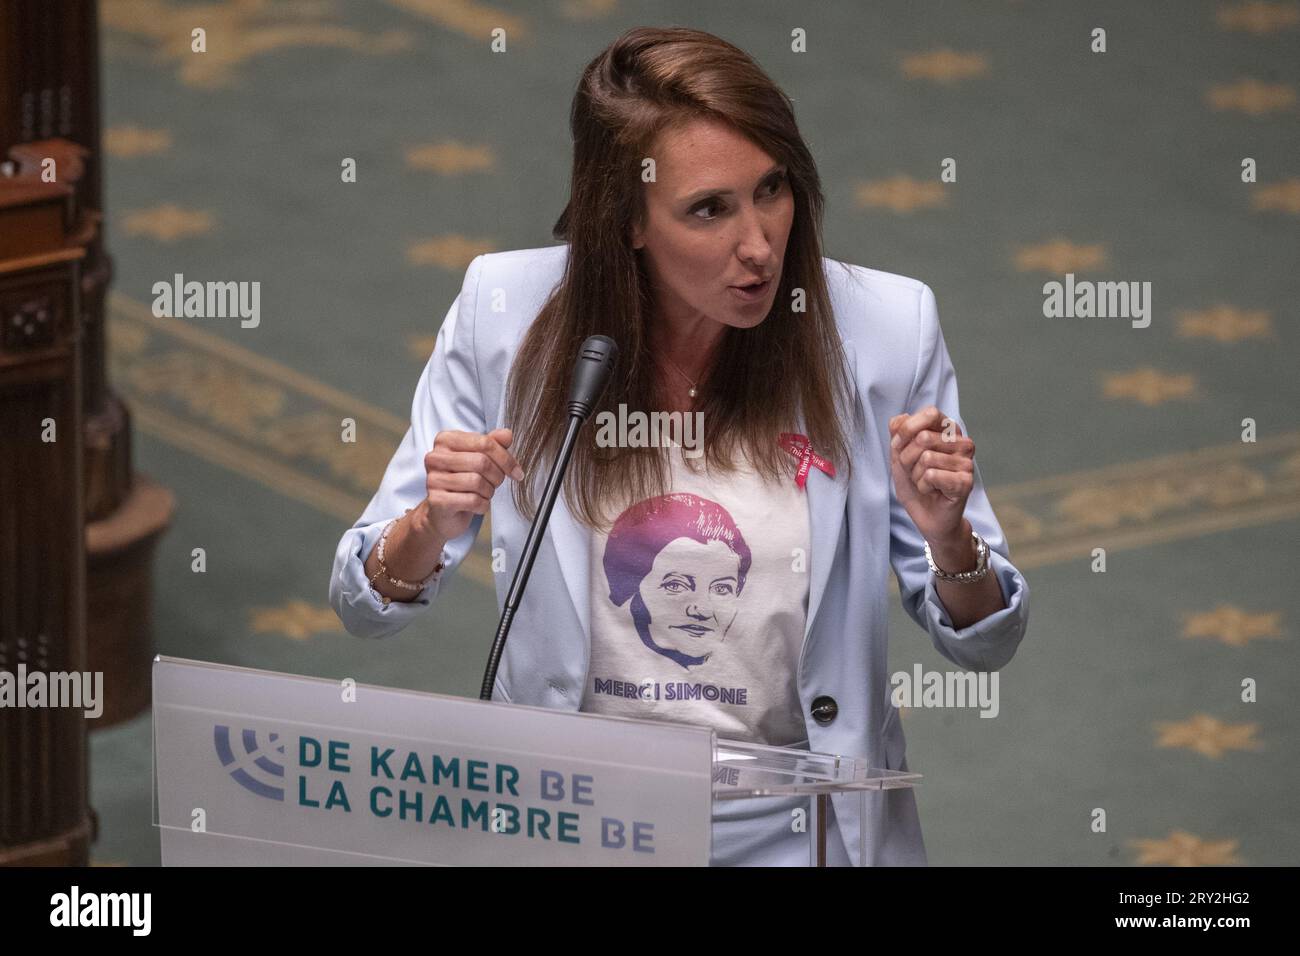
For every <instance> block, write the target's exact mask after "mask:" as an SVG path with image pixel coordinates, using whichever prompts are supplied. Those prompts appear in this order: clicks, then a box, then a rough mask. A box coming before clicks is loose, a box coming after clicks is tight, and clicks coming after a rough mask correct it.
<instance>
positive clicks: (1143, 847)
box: [1128, 830, 1242, 866]
mask: <svg viewBox="0 0 1300 956" xmlns="http://www.w3.org/2000/svg"><path fill="white" fill-rule="evenodd" d="M1128 842H1129V845H1130V846H1132V847H1135V848H1136V849H1137V851H1138V859H1137V864H1138V866H1240V865H1241V863H1242V861H1241V860H1240V859H1238V857H1237V855H1236V854H1237V845H1238V841H1236V840H1203V839H1201V838H1200V837H1198V836H1196V834H1194V833H1188V832H1186V831H1185V830H1172V831H1170V833H1169V836H1167V837H1165V838H1164V839H1163V840H1152V839H1147V840H1129V841H1128Z"/></svg>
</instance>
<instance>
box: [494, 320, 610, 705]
mask: <svg viewBox="0 0 1300 956" xmlns="http://www.w3.org/2000/svg"><path fill="white" fill-rule="evenodd" d="M617 359H618V346H617V345H615V344H614V340H613V339H611V338H609V337H608V336H605V335H593V336H591V337H590V338H588V339H587V340H586V341H585V342H583V343H582V348H580V349H579V350H578V362H577V365H576V366H575V367H574V370H573V380H572V382H571V383H570V385H569V427H568V430H567V431H566V432H565V434H564V442H563V444H562V445H561V446H560V452H559V454H558V455H557V456H556V458H555V461H554V463H553V464H552V465H551V473H550V475H549V476H548V477H547V479H546V490H545V491H544V492H542V500H541V502H540V504H539V506H538V509H537V514H536V515H535V516H534V517H533V523H532V525H531V526H530V527H529V529H528V537H527V538H526V539H525V541H524V552H523V555H522V556H521V557H520V561H519V565H518V567H516V568H515V576H514V579H513V580H512V581H511V582H510V591H509V592H508V593H507V594H506V603H505V607H504V608H503V609H502V611H501V620H500V621H499V622H498V624H497V636H496V640H494V641H493V642H492V651H491V653H490V654H489V655H488V664H487V670H486V671H484V673H483V688H482V690H480V691H479V699H480V700H491V699H492V687H493V685H494V684H495V683H496V679H497V667H498V666H500V664H501V653H502V651H504V650H505V646H506V637H507V636H508V635H509V634H510V625H511V623H512V622H513V621H514V619H515V611H516V610H517V609H518V607H519V602H520V601H521V600H522V599H523V596H524V588H525V587H527V585H528V575H529V574H530V573H531V572H532V570H533V560H534V559H535V558H536V557H537V549H538V548H539V547H541V544H542V535H544V534H545V533H546V525H547V523H548V522H549V521H550V520H551V509H552V508H553V507H554V506H555V499H556V497H557V496H558V494H559V491H560V487H561V486H562V485H563V484H564V473H565V471H567V470H568V467H569V458H570V457H572V455H573V445H574V442H575V441H577V438H578V432H579V431H580V430H581V429H582V426H583V424H584V423H586V421H587V419H588V418H590V417H591V413H592V411H594V410H595V407H596V402H597V401H599V400H600V395H601V393H602V392H603V391H605V386H606V385H607V384H608V383H609V377H610V375H612V374H613V372H614V363H615V361H616V360H617Z"/></svg>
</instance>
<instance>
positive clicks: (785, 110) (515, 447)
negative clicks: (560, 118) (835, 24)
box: [506, 27, 851, 527]
mask: <svg viewBox="0 0 1300 956" xmlns="http://www.w3.org/2000/svg"><path fill="white" fill-rule="evenodd" d="M693 118H710V119H715V120H721V121H723V122H727V123H730V124H731V125H732V126H733V127H734V128H735V129H737V130H738V131H739V132H740V133H741V134H743V135H745V136H747V137H749V138H750V140H751V141H753V142H754V143H755V144H757V145H758V146H759V147H760V148H762V149H763V150H764V151H765V152H766V153H768V154H769V155H770V156H772V157H773V158H774V159H775V160H776V161H777V162H780V163H784V164H785V165H786V167H787V169H788V179H789V183H790V187H791V189H792V191H793V194H794V201H795V202H794V222H793V223H792V225H791V231H790V236H789V240H788V242H787V245H786V252H785V262H784V264H783V267H782V273H781V284H780V286H779V288H778V289H777V292H776V299H775V303H774V305H773V307H772V311H771V312H770V313H769V314H768V315H767V317H766V318H765V319H764V320H763V321H762V322H761V323H760V324H759V325H757V326H755V327H754V328H750V329H738V328H734V327H728V328H727V329H726V330H725V332H724V337H723V339H722V341H721V344H720V347H719V350H718V352H717V355H718V359H717V362H716V366H715V367H714V369H713V370H712V371H711V372H710V374H709V375H708V377H707V378H706V379H705V381H703V382H701V383H700V385H699V397H698V398H697V400H696V404H695V406H694V408H695V410H696V411H699V412H702V413H703V421H704V424H705V426H706V427H705V429H704V433H705V439H704V460H705V462H706V463H707V464H708V465H709V467H710V468H719V469H722V470H725V471H730V470H732V469H733V468H734V467H735V465H736V462H735V459H734V456H735V455H736V453H737V452H744V453H745V454H746V456H747V457H748V459H749V461H750V462H751V463H752V465H753V467H754V469H755V470H756V471H758V472H759V473H760V474H761V475H764V476H765V477H768V478H775V479H781V478H784V477H785V476H788V475H789V474H790V472H791V466H792V464H793V463H794V459H793V457H792V456H791V455H790V454H789V453H788V452H787V451H785V450H784V449H782V448H780V447H779V445H778V443H777V435H778V433H779V432H781V431H791V430H793V426H794V425H795V423H796V421H797V417H796V416H797V413H798V410H799V409H800V408H802V409H803V411H804V418H805V423H806V425H807V430H808V438H809V440H810V441H811V443H812V445H813V447H814V448H815V449H816V450H817V452H818V453H819V454H822V455H824V456H826V457H828V458H830V459H831V461H832V462H834V463H835V464H836V466H837V467H839V466H840V463H841V462H843V463H844V465H845V466H846V467H847V466H848V464H849V456H848V441H847V438H846V436H845V433H844V430H843V428H842V427H841V424H840V422H841V419H842V416H843V415H844V414H845V413H846V412H847V411H848V405H847V399H848V396H849V395H850V394H851V392H850V390H849V379H848V372H847V370H846V368H845V364H844V357H843V352H842V349H841V342H840V337H839V333H838V331H837V329H836V327H835V318H834V315H833V314H832V311H831V305H830V293H829V292H828V290H827V286H826V278H825V275H824V273H823V271H822V269H823V264H822V252H821V235H820V232H821V218H822V208H823V197H822V192H821V181H820V178H819V177H818V174H817V168H816V165H815V164H814V162H813V158H812V154H811V152H810V151H809V150H808V147H807V145H806V144H805V143H804V141H803V138H802V137H801V136H800V135H799V130H798V127H797V125H796V124H795V119H794V110H793V107H792V104H791V102H790V99H789V97H787V96H786V95H785V93H784V92H782V90H781V89H780V88H779V87H778V86H777V85H776V84H775V83H773V82H772V80H771V79H770V78H769V77H768V76H767V74H766V73H764V72H763V70H762V69H761V68H760V67H759V66H758V64H757V63H755V62H754V61H753V59H751V58H750V56H749V55H748V54H747V53H745V52H744V51H743V50H740V49H738V48H737V47H735V46H732V45H731V44H730V43H727V42H726V41H725V40H722V39H719V38H718V37H716V36H713V35H712V34H709V33H704V32H701V31H699V30H691V29H686V28H682V27H671V28H667V29H657V28H650V27H638V28H635V29H632V30H628V31H627V32H626V33H624V34H623V35H622V36H620V37H619V38H618V39H616V40H615V41H614V42H613V43H612V44H610V45H609V47H607V48H606V49H605V50H604V51H603V52H602V53H601V54H600V55H599V56H597V57H596V58H595V59H594V60H592V61H591V63H590V64H588V66H587V68H586V69H585V70H584V71H583V74H582V79H581V80H580V81H579V83H578V89H577V92H576V94H575V95H574V98H573V108H572V112H571V115H570V126H571V129H572V133H573V176H572V183H571V186H570V199H569V203H568V205H567V206H566V207H565V209H564V211H563V213H561V215H560V218H559V220H558V221H557V222H556V224H555V228H554V232H553V234H554V236H555V238H556V239H563V240H566V241H567V242H568V244H569V250H568V259H567V262H566V265H565V271H564V276H563V278H562V280H561V281H560V283H559V284H558V285H557V286H556V288H555V290H554V291H553V292H552V293H551V296H550V298H549V299H548V300H547V302H546V303H545V305H543V306H542V308H541V310H540V312H539V313H538V315H537V317H536V318H535V319H534V320H533V322H532V324H531V325H530V326H529V328H528V331H527V333H526V334H525V336H524V338H523V341H522V343H521V344H520V346H519V350H518V352H517V354H516V356H515V359H514V363H513V366H512V368H511V373H510V382H509V386H508V392H507V399H506V416H507V422H508V423H510V426H511V428H512V429H513V430H514V433H515V440H514V442H513V443H512V448H511V451H512V452H513V453H514V454H515V456H516V457H517V459H518V460H519V463H520V465H521V466H522V467H523V469H524V472H525V473H526V474H527V475H529V476H532V477H531V480H526V481H524V482H520V483H519V484H517V485H516V486H515V492H514V495H515V504H516V506H517V507H518V508H519V510H520V511H521V512H522V513H523V514H526V515H529V516H531V515H532V514H533V513H534V511H535V509H536V506H537V502H538V501H539V499H540V498H541V492H542V484H543V482H544V480H545V476H546V473H547V470H548V468H549V466H550V463H551V462H552V461H553V460H554V458H555V456H556V455H557V454H558V452H559V449H560V445H561V443H562V441H563V437H564V432H565V426H566V423H567V421H568V414H567V412H566V410H565V402H566V398H567V395H568V389H569V379H570V376H571V374H572V370H573V364H574V359H575V357H576V356H577V353H578V348H579V346H580V345H581V344H582V342H583V340H584V339H586V338H587V337H588V336H590V335H597V334H602V335H608V336H609V337H610V338H612V339H613V340H614V341H615V342H616V343H617V344H618V347H619V358H618V366H617V368H616V369H615V373H614V376H613V378H612V380H611V381H610V383H609V386H608V388H606V390H605V393H604V395H603V396H602V399H601V402H600V404H599V405H598V407H597V409H596V412H595V413H593V418H595V416H596V415H598V414H599V413H600V412H601V411H606V410H608V411H611V412H616V411H617V409H618V406H619V405H620V404H623V405H625V406H626V408H627V410H628V412H632V411H637V410H640V411H644V412H646V413H647V414H649V413H650V412H651V411H652V410H653V403H654V401H655V397H654V396H655V378H654V368H655V363H654V362H653V359H652V356H651V354H650V351H649V348H650V339H649V334H648V329H647V326H646V323H647V321H648V320H649V317H650V316H651V315H652V314H653V312H652V300H651V296H650V292H649V289H650V283H649V281H648V276H647V274H646V273H645V269H644V265H643V263H642V261H641V258H640V256H639V255H638V252H639V250H635V249H633V247H632V240H631V227H632V224H633V223H634V222H636V223H640V222H644V217H645V212H646V207H645V193H644V190H643V188H642V180H641V163H642V160H643V158H644V157H646V156H649V155H651V149H652V146H653V144H654V142H655V138H656V136H658V134H659V133H660V132H661V131H663V130H664V129H665V128H667V127H670V126H672V125H674V124H676V123H680V122H683V121H688V120H690V119H693ZM795 289H802V290H803V293H804V306H805V311H804V312H802V313H796V312H795V311H794V310H793V309H792V307H791V306H792V301H791V300H792V293H793V290H795ZM592 427H593V424H592V423H591V422H588V425H587V428H585V429H584V435H587V436H590V435H592V434H593V433H592V431H591V429H592ZM667 480H668V461H667V459H666V458H665V457H664V455H663V454H662V449H660V448H654V447H648V448H601V447H598V446H597V445H596V442H595V441H594V440H593V439H592V438H591V437H585V438H579V440H578V442H577V443H576V445H575V447H574V450H573V458H572V460H571V462H570V466H569V470H568V473H567V475H566V477H565V488H564V494H565V500H566V502H567V503H568V506H569V510H570V511H571V512H572V513H573V514H574V516H575V517H576V518H577V519H578V520H579V521H581V522H582V523H584V524H586V525H587V526H588V527H598V526H604V525H605V524H606V523H607V515H606V512H605V509H606V507H607V506H608V505H609V504H610V503H611V500H612V499H617V500H620V501H624V502H626V501H633V500H640V499H643V498H648V497H652V496H655V495H659V494H664V493H666V491H667V488H666V484H667Z"/></svg>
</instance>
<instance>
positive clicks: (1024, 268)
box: [1016, 239, 1106, 275]
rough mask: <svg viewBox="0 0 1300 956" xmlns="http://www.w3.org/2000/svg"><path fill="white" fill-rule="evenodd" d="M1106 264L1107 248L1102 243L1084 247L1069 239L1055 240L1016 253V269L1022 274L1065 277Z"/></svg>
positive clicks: (1024, 248) (1021, 248) (1023, 248)
mask: <svg viewBox="0 0 1300 956" xmlns="http://www.w3.org/2000/svg"><path fill="white" fill-rule="evenodd" d="M1105 264H1106V247H1105V246H1103V245H1101V244H1100V243H1098V244H1096V245H1091V246H1083V245H1079V244H1077V243H1073V242H1071V241H1070V240H1068V239H1053V240H1051V241H1050V242H1042V243H1039V244H1037V245H1032V246H1021V247H1020V249H1019V250H1018V251H1017V252H1016V269H1017V270H1019V271H1020V272H1030V271H1034V270H1036V271H1039V272H1049V273H1051V274H1052V275H1065V273H1067V272H1080V271H1082V270H1084V269H1098V268H1101V267H1102V266H1103V265H1105Z"/></svg>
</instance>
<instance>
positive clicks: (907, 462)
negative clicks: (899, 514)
mask: <svg viewBox="0 0 1300 956" xmlns="http://www.w3.org/2000/svg"><path fill="white" fill-rule="evenodd" d="M889 434H890V435H891V436H892V438H891V440H890V456H889V457H890V471H891V473H892V474H893V477H894V493H895V494H896V495H897V496H898V501H899V504H901V505H902V506H903V507H904V508H905V509H906V510H907V513H908V515H909V516H911V518H912V521H913V522H914V523H915V524H916V528H917V530H918V531H920V532H921V534H922V536H923V537H924V538H925V540H926V541H928V542H930V545H931V547H937V546H946V545H948V544H949V543H953V544H957V543H960V542H961V540H962V538H963V537H966V538H969V537H970V532H969V531H967V530H965V526H964V521H963V517H962V515H963V514H964V513H965V511H966V499H967V498H968V497H969V496H970V493H971V489H972V488H973V487H974V486H975V442H974V441H972V440H971V439H970V437H969V436H967V435H963V434H962V431H961V426H960V425H958V424H957V422H956V421H954V420H953V419H951V418H949V417H948V416H946V415H945V414H944V413H943V412H941V411H940V410H939V409H937V408H935V407H934V406H933V405H930V406H928V407H926V408H923V409H921V410H920V411H918V412H914V413H912V414H910V415H909V414H907V413H903V414H901V415H895V416H894V417H893V418H891V419H890V420H889Z"/></svg>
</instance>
